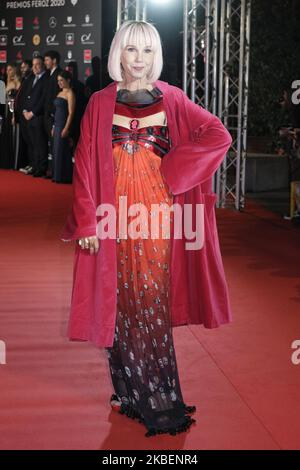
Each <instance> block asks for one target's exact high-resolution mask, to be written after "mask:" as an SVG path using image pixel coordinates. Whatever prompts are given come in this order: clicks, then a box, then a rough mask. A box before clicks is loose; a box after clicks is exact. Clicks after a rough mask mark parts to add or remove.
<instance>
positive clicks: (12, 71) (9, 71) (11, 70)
mask: <svg viewBox="0 0 300 470" xmlns="http://www.w3.org/2000/svg"><path fill="white" fill-rule="evenodd" d="M15 72H16V70H15V68H14V67H12V66H11V65H8V66H7V69H6V73H7V76H8V78H13V77H14V75H15Z"/></svg>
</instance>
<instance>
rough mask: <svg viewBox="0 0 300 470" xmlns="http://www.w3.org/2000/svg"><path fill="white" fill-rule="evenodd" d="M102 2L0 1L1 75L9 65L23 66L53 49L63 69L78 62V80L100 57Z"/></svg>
mask: <svg viewBox="0 0 300 470" xmlns="http://www.w3.org/2000/svg"><path fill="white" fill-rule="evenodd" d="M101 23H102V22H101V0H19V1H5V0H0V73H1V75H3V74H4V71H5V66H6V63H7V62H17V63H20V62H21V61H22V59H32V57H33V55H34V54H41V55H43V53H44V52H46V51H47V50H50V49H54V50H57V51H58V52H59V53H60V54H61V67H62V68H65V67H66V66H67V64H68V62H70V61H76V62H77V63H78V70H79V79H81V80H83V79H85V78H87V77H88V76H89V75H90V74H91V72H92V68H91V59H92V57H95V56H97V57H100V58H101Z"/></svg>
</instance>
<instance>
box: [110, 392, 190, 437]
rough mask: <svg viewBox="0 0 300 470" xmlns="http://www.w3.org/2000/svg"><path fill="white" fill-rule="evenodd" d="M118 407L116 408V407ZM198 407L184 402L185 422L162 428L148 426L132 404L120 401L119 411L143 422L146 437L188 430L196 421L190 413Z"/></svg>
mask: <svg viewBox="0 0 300 470" xmlns="http://www.w3.org/2000/svg"><path fill="white" fill-rule="evenodd" d="M112 398H114V400H116V398H118V397H117V396H116V395H113V396H112ZM115 409H116V408H115ZM195 411H196V407H195V406H187V405H185V404H184V413H185V414H184V417H183V422H182V423H180V424H177V425H175V426H171V427H168V426H167V427H162V428H155V427H148V426H147V425H146V424H145V420H144V417H143V416H142V415H141V414H140V413H139V412H138V411H137V410H136V409H135V408H134V407H133V406H132V405H130V404H128V405H125V404H124V403H120V408H119V413H120V414H125V415H126V416H128V418H131V419H137V420H138V421H139V423H142V424H144V425H145V426H146V428H147V432H146V434H145V437H151V436H155V435H157V434H170V435H171V436H175V435H176V434H179V433H181V432H185V431H187V430H188V429H189V428H190V426H191V425H192V424H193V423H195V422H196V420H195V419H193V418H191V417H190V416H189V415H190V414H193V413H195Z"/></svg>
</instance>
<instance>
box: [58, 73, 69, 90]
mask: <svg viewBox="0 0 300 470" xmlns="http://www.w3.org/2000/svg"><path fill="white" fill-rule="evenodd" d="M57 82H58V86H59V88H60V89H61V90H62V89H63V88H69V86H70V82H69V80H66V79H65V78H63V77H61V76H60V75H58V77H57Z"/></svg>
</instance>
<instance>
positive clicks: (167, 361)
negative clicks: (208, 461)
mask: <svg viewBox="0 0 300 470" xmlns="http://www.w3.org/2000/svg"><path fill="white" fill-rule="evenodd" d="M162 65H163V64H162V50H161V42H160V37H159V34H158V32H157V30H156V29H155V28H154V27H153V26H152V25H151V24H149V23H146V22H142V21H129V22H126V23H124V24H123V25H122V26H121V28H120V29H119V30H118V31H117V33H116V35H115V37H114V39H113V42H112V44H111V49H110V54H109V61H108V70H109V74H110V76H111V78H112V79H113V80H114V82H113V83H111V84H110V85H108V86H107V87H106V88H104V89H103V90H101V91H100V92H97V93H94V94H93V95H92V97H91V99H90V101H89V104H88V107H87V110H86V112H85V115H84V116H83V119H82V125H81V135H80V140H79V143H78V146H77V150H76V155H75V168H74V170H75V171H74V200H73V207H72V212H71V214H70V215H69V217H68V220H67V222H66V225H65V227H64V230H63V232H62V235H61V239H62V240H64V241H69V240H77V242H78V243H77V244H76V251H75V264H74V284H73V291H72V307H71V317H70V323H69V336H70V338H71V339H81V340H90V341H92V342H93V343H94V344H96V345H97V346H99V347H104V348H105V351H106V353H107V356H108V361H109V368H110V373H111V378H112V384H113V387H114V393H113V395H112V397H111V405H112V407H113V408H117V409H119V410H120V412H121V413H126V414H127V415H128V416H129V417H132V418H138V419H139V420H140V422H142V423H143V424H144V425H145V427H146V429H147V433H146V436H152V435H155V434H159V433H170V434H172V435H174V434H176V433H178V432H182V431H186V430H187V429H188V428H189V427H190V426H191V424H192V423H193V422H194V421H195V420H193V419H192V418H191V416H190V415H191V414H192V413H194V412H195V407H194V406H187V405H186V404H185V403H184V400H183V396H182V392H181V388H180V383H179V378H178V370H177V364H176V357H175V351H174V344H173V337H172V326H179V325H183V324H201V323H203V324H204V326H206V327H208V328H213V327H217V326H219V325H221V324H223V323H228V322H229V321H230V320H231V311H230V307H229V301H228V293H227V285H226V281H225V275H224V270H223V265H222V260H221V255H220V250H219V243H218V236H217V230H216V225H215V214H214V207H213V206H214V202H215V195H214V194H212V193H211V183H212V181H211V177H212V175H213V173H214V172H215V171H216V169H217V168H218V166H219V165H220V163H221V161H222V159H223V158H224V155H225V153H226V151H227V149H228V148H229V146H230V143H231V137H230V135H229V133H228V132H227V130H226V129H225V128H224V126H223V125H222V123H221V122H220V120H219V119H218V118H217V117H215V116H213V115H212V114H210V113H209V112H208V111H206V110H204V109H203V108H201V107H200V106H198V105H196V104H194V103H193V102H192V101H191V100H189V99H188V97H187V96H186V95H185V93H183V92H182V90H180V89H179V88H177V87H174V86H171V85H169V84H167V83H166V82H163V81H160V80H158V77H159V76H160V73H161V70H162ZM124 200H125V202H127V206H128V207H129V213H131V212H130V210H131V208H132V207H134V206H133V205H134V204H136V205H139V206H140V207H142V206H143V208H145V209H146V219H144V220H143V223H144V221H145V222H149V223H150V224H149V225H151V218H152V216H154V215H155V211H152V208H153V207H155V206H152V204H156V205H157V206H156V207H160V205H164V207H165V209H170V207H171V206H172V203H174V205H175V204H177V207H179V208H181V209H182V210H183V212H184V210H185V207H184V206H185V204H189V205H192V206H193V207H196V204H203V203H204V222H205V226H204V229H205V240H206V243H205V246H204V247H203V248H202V249H200V250H199V249H198V250H196V251H187V249H186V248H185V246H186V245H185V243H186V241H187V238H186V237H185V234H184V235H183V236H182V237H181V238H180V237H178V236H177V235H178V233H177V231H176V237H175V236H174V234H175V231H174V230H173V228H174V226H173V218H172V216H171V217H170V222H171V227H172V230H171V233H172V235H171V240H170V239H168V237H165V236H162V234H159V237H157V238H155V236H154V237H153V236H151V237H149V236H148V237H147V236H145V233H143V230H142V229H141V225H143V224H141V225H140V229H141V232H140V235H139V236H138V237H137V238H134V237H131V236H129V237H128V236H127V237H126V235H125V236H123V234H121V230H120V227H121V226H122V223H123V222H121V224H120V225H119V226H118V230H117V231H115V235H116V236H115V237H114V236H113V235H114V231H113V230H112V232H111V233H108V232H109V230H110V228H111V227H110V226H109V219H108V218H106V214H107V212H109V211H110V209H111V208H112V207H113V208H115V209H116V220H119V216H120V215H121V220H122V221H123V220H124V219H122V217H123V216H124V213H125V212H126V210H124ZM141 205H142V206H141ZM97 217H98V218H101V220H100V221H99V222H98V223H97ZM126 222H127V221H126ZM131 222H132V221H130V224H128V225H127V227H126V224H125V229H126V228H132V227H131V225H132V223H131ZM107 228H108V230H107ZM114 228H115V227H114ZM105 229H106V230H105ZM123 229H124V225H123V227H122V230H123ZM130 233H131V232H130ZM112 234H113V235H112ZM199 293H200V294H199Z"/></svg>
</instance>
